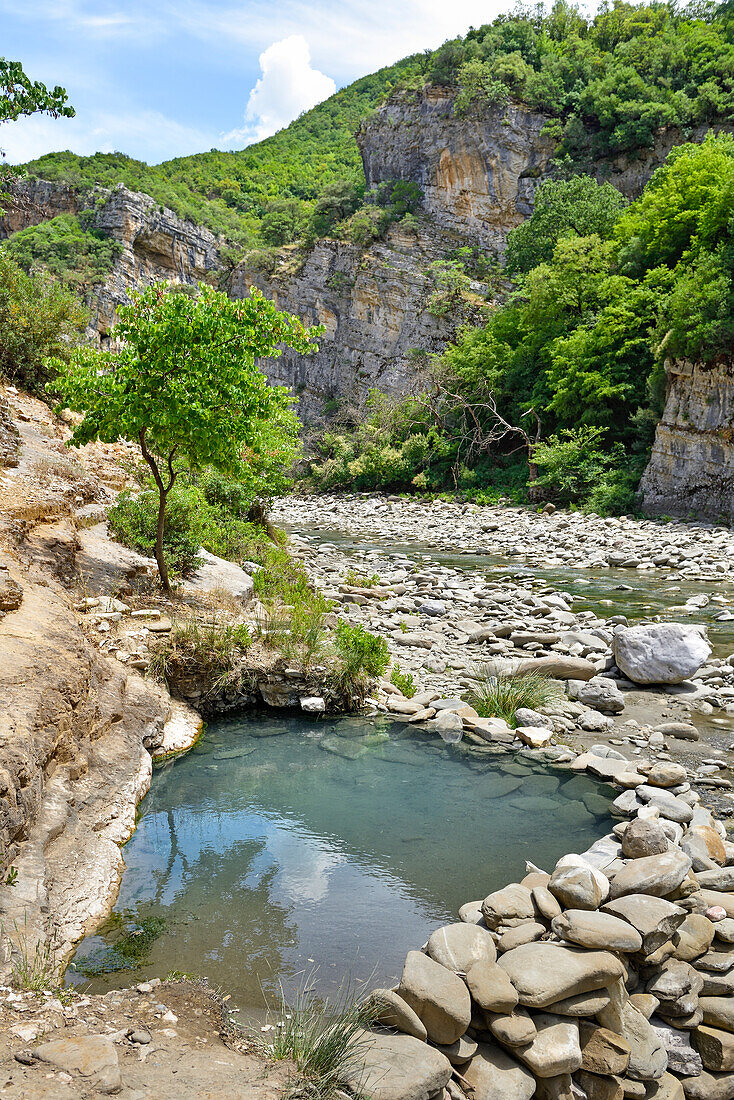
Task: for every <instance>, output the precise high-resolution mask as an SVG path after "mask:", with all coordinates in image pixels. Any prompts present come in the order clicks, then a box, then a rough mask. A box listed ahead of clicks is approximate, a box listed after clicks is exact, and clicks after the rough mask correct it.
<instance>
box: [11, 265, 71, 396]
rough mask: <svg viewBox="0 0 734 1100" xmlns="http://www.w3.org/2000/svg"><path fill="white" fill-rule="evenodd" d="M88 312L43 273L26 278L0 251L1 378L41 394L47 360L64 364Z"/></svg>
mask: <svg viewBox="0 0 734 1100" xmlns="http://www.w3.org/2000/svg"><path fill="white" fill-rule="evenodd" d="M86 320H87V311H86V309H85V308H84V306H83V305H82V304H81V302H80V301H79V300H78V299H77V298H75V297H74V295H73V294H72V293H71V291H70V290H69V289H68V287H66V286H63V285H62V284H61V283H59V282H54V281H53V280H52V279H51V278H50V277H49V276H48V275H45V274H43V273H38V274H34V275H27V274H26V273H25V272H24V271H23V270H22V269H21V268H20V267H19V265H18V264H17V263H16V261H15V260H14V259H13V258H12V257H11V256H10V255H9V253H8V252H7V251H6V249H5V248H4V247H0V377H2V378H4V379H6V380H7V381H8V382H13V383H15V384H16V385H18V386H23V387H24V388H25V389H28V390H31V391H32V392H34V393H37V394H39V395H44V388H45V386H46V384H47V383H48V382H49V380H51V378H52V372H51V370H50V369H49V367H48V365H47V362H46V361H47V359H49V358H57V359H60V360H62V361H63V362H66V361H68V359H69V358H70V356H71V354H72V352H73V350H74V348H75V347H76V346H77V344H78V343H79V341H80V339H81V330H82V328H83V327H84V325H85V323H86Z"/></svg>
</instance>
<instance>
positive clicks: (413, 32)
mask: <svg viewBox="0 0 734 1100" xmlns="http://www.w3.org/2000/svg"><path fill="white" fill-rule="evenodd" d="M511 6H512V0H453V2H452V3H447V2H446V0H400V2H399V3H396V2H395V0H311V2H310V3H306V2H304V0H277V2H276V0H0V56H4V57H6V58H8V59H10V60H14V61H21V62H22V63H23V66H24V68H25V71H26V72H27V73H28V75H29V76H30V77H32V78H33V79H34V80H42V81H43V82H44V83H45V84H46V85H48V86H53V85H55V84H60V85H62V86H63V87H64V88H66V90H67V92H68V93H69V100H70V102H71V103H72V104H73V106H74V107H75V108H76V112H77V113H76V117H75V118H73V119H51V118H47V117H41V116H36V117H32V118H26V119H20V120H19V121H17V122H14V123H5V124H3V126H2V128H0V148H2V149H3V150H4V152H5V155H6V158H7V161H9V162H10V163H14V164H17V163H22V162H23V161H26V160H30V159H32V158H34V157H37V156H40V155H41V154H42V153H48V152H52V151H55V150H60V149H71V150H72V151H73V152H75V153H81V154H84V155H88V154H90V153H93V152H96V151H101V152H113V151H116V150H119V151H121V152H124V153H127V154H129V155H130V156H133V157H137V158H139V159H140V160H145V161H148V163H150V164H155V163H158V162H159V161H162V160H167V159H169V158H170V157H174V156H184V155H186V154H188V153H197V152H203V151H205V150H208V149H214V148H216V149H242V148H244V147H245V146H246V145H249V144H251V143H252V142H253V141H258V140H260V139H262V138H264V137H267V136H268V135H270V134H272V133H274V132H275V131H276V130H279V129H281V128H282V127H283V126H286V125H287V124H288V123H289V122H290V121H292V120H293V119H294V118H297V117H298V115H299V114H301V112H302V111H305V110H308V109H309V108H310V107H313V106H314V105H315V104H316V103H319V102H321V100H323V99H326V98H327V97H328V96H329V95H331V94H332V93H333V92H334V91H336V90H337V89H338V88H341V87H343V86H344V85H345V84H349V83H351V81H353V80H356V79H357V77H360V76H364V75H365V74H366V73H370V72H373V71H374V70H375V69H378V68H380V67H381V66H383V65H389V64H391V63H392V62H394V61H397V60H398V59H399V58H401V57H404V56H405V55H406V54H410V53H415V52H416V51H419V50H423V49H427V48H435V47H436V46H438V45H440V44H441V42H443V41H444V40H445V39H446V38H453V37H455V36H456V35H457V34H463V33H464V32H465V31H466V30H467V29H468V28H469V27H470V26H472V25H474V26H479V25H480V24H481V23H486V22H489V21H490V20H491V19H492V18H493V17H494V16H495V15H497V14H498V13H499V12H500V11H503V10H508V9H509V8H510V7H511Z"/></svg>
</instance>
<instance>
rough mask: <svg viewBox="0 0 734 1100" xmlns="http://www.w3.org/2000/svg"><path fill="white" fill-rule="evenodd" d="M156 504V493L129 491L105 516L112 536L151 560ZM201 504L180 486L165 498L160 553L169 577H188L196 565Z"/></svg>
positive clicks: (197, 495)
mask: <svg viewBox="0 0 734 1100" xmlns="http://www.w3.org/2000/svg"><path fill="white" fill-rule="evenodd" d="M158 503H159V498H158V492H157V490H156V489H147V490H145V491H143V492H142V493H138V494H133V493H131V492H130V491H129V490H125V491H124V492H122V493H120V495H119V497H118V498H117V501H116V503H115V504H114V505H113V507H112V508H110V510H109V515H108V518H109V523H110V530H111V531H112V534H113V535H114V536H115V538H116V539H118V540H119V541H120V542H122V543H123V544H124V545H125V546H129V547H131V548H132V549H133V550H137V551H138V553H140V554H145V555H146V556H147V557H152V556H153V554H154V553H155V544H156V534H157V525H158ZM201 503H202V501H201V494H200V493H198V492H197V491H196V489H194V488H193V486H190V485H185V484H183V483H180V484H178V485H174V487H173V488H172V490H171V492H170V494H169V497H168V502H167V506H166V514H165V519H164V528H163V553H164V556H165V560H166V564H167V566H168V569H169V570H170V572H171V573H173V574H178V573H190V572H192V571H193V570H194V569H196V566H197V564H198V563H197V558H196V555H197V554H198V552H199V548H200V547H201V546H202V545H203V539H202V535H203V532H204V529H205V524H204V523H203V522H202V520H203V517H202V514H201V512H200V505H201ZM212 552H213V551H212Z"/></svg>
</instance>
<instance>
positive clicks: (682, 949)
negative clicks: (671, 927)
mask: <svg viewBox="0 0 734 1100" xmlns="http://www.w3.org/2000/svg"><path fill="white" fill-rule="evenodd" d="M713 941H714V926H713V924H712V923H711V921H710V920H709V919H708V917H704V916H702V915H701V914H700V913H689V914H688V916H687V917H686V919H685V920H684V921H683V923H682V924H681V925H680V927H679V928H678V930H677V931H676V933H675V939H674V941H673V942H674V943H675V957H676V959H681V960H682V961H683V962H693V960H694V959H698V958H700V956H701V955H703V954H705V952H706V951H708V949H709V947H710V946H711V944H712V943H713Z"/></svg>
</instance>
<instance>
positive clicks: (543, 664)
mask: <svg viewBox="0 0 734 1100" xmlns="http://www.w3.org/2000/svg"><path fill="white" fill-rule="evenodd" d="M518 672H522V673H527V672H539V673H541V674H542V675H543V676H550V677H551V678H552V679H554V680H590V679H591V678H592V676H596V665H593V664H592V663H591V661H586V660H584V658H583V657H562V656H560V655H559V656H554V657H530V658H528V659H526V660H523V661H520V662H519V667H518Z"/></svg>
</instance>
